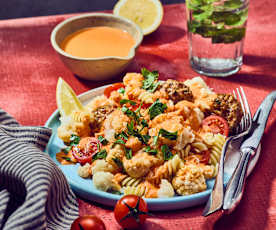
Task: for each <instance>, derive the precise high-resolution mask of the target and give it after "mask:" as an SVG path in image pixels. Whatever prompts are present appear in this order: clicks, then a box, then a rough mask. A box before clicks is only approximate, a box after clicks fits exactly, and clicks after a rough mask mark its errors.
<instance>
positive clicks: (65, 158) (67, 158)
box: [62, 157, 72, 162]
mask: <svg viewBox="0 0 276 230" xmlns="http://www.w3.org/2000/svg"><path fill="white" fill-rule="evenodd" d="M62 159H64V160H66V161H70V162H72V161H71V158H70V157H62Z"/></svg>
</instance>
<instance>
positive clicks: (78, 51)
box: [60, 26, 135, 58]
mask: <svg viewBox="0 0 276 230" xmlns="http://www.w3.org/2000/svg"><path fill="white" fill-rule="evenodd" d="M134 45H135V40H134V38H133V37H132V36H131V35H130V34H129V33H128V32H126V31H123V30H121V29H117V28H113V27H107V26H100V27H89V28H84V29H81V30H79V31H76V32H74V33H73V34H70V35H69V36H67V37H66V38H65V39H64V40H63V41H62V43H61V45H60V47H61V49H63V50H64V51H65V52H66V53H68V54H71V55H72V56H75V57H80V58H99V57H105V56H119V57H126V56H128V54H129V51H130V49H131V48H132V47H133V46H134Z"/></svg>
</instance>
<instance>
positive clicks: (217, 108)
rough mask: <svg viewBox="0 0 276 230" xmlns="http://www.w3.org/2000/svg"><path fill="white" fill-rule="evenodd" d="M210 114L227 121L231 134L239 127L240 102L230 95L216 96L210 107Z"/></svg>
mask: <svg viewBox="0 0 276 230" xmlns="http://www.w3.org/2000/svg"><path fill="white" fill-rule="evenodd" d="M211 113H215V114H217V115H219V116H221V117H223V118H224V119H225V120H227V122H228V125H229V128H230V131H231V132H233V131H234V130H235V128H236V127H237V126H238V125H239V123H240V121H241V118H242V116H243V112H242V108H241V104H240V102H239V101H238V100H237V99H236V98H235V97H234V96H233V95H231V94H218V95H217V97H216V98H215V99H214V100H213V103H212V105H211Z"/></svg>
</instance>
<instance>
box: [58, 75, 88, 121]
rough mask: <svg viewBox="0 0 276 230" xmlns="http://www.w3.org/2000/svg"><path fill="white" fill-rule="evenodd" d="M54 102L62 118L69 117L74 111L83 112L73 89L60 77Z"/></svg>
mask: <svg viewBox="0 0 276 230" xmlns="http://www.w3.org/2000/svg"><path fill="white" fill-rule="evenodd" d="M56 100H57V107H58V110H59V112H60V115H61V116H62V117H65V116H70V115H71V114H72V112H74V111H79V110H81V111H83V110H84V107H83V105H82V103H81V102H80V100H79V99H78V98H77V95H76V94H75V92H74V91H73V89H72V88H71V87H70V86H69V85H68V84H67V83H66V82H65V81H64V80H63V79H62V78H61V77H60V78H59V79H58V83H57V91H56Z"/></svg>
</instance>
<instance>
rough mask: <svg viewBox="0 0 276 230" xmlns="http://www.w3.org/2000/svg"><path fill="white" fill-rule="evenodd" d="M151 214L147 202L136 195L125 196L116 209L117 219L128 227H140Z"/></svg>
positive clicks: (123, 225)
mask: <svg viewBox="0 0 276 230" xmlns="http://www.w3.org/2000/svg"><path fill="white" fill-rule="evenodd" d="M149 215H150V214H149V213H148V206H147V203H146V202H145V200H144V199H143V198H141V197H139V196H136V195H126V196H123V197H122V198H121V199H120V200H118V202H117V204H116V206H115V209H114V216H115V219H116V221H117V222H118V224H119V225H121V226H122V227H123V228H127V229H137V228H139V227H140V225H142V224H143V223H144V222H145V220H146V218H147V217H148V216H149Z"/></svg>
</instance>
